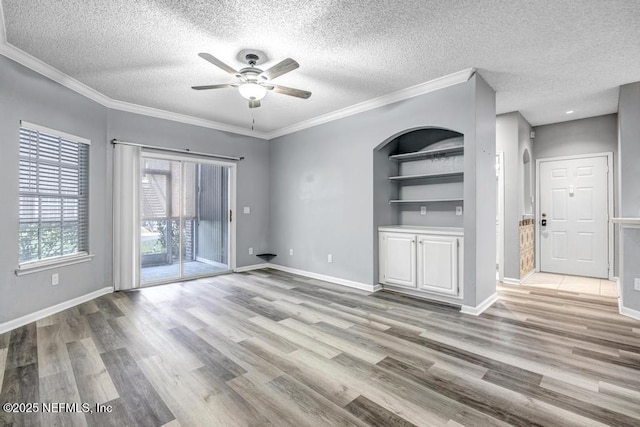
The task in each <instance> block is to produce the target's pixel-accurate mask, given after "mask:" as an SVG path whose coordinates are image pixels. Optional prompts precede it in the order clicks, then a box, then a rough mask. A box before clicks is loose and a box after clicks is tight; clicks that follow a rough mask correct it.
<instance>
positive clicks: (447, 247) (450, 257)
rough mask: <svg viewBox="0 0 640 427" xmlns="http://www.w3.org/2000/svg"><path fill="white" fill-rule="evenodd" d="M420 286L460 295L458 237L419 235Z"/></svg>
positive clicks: (432, 290)
mask: <svg viewBox="0 0 640 427" xmlns="http://www.w3.org/2000/svg"><path fill="white" fill-rule="evenodd" d="M417 239H418V263H417V266H418V288H419V289H422V290H425V291H429V292H437V293H441V294H447V295H458V244H459V240H458V238H457V237H451V236H432V235H418V236H417Z"/></svg>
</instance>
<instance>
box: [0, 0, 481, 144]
mask: <svg viewBox="0 0 640 427" xmlns="http://www.w3.org/2000/svg"><path fill="white" fill-rule="evenodd" d="M0 55H3V56H6V57H7V58H9V59H11V60H13V61H15V62H17V63H19V64H21V65H23V66H25V67H27V68H29V69H31V70H33V71H35V72H36V73H38V74H41V75H43V76H45V77H47V78H49V79H51V80H53V81H55V82H57V83H59V84H61V85H62V86H65V87H67V88H69V89H71V90H73V91H74V92H76V93H79V94H80V95H82V96H85V97H87V98H89V99H91V100H93V101H95V102H97V103H98V104H100V105H103V106H105V107H107V108H110V109H113V110H120V111H127V112H130V113H135V114H141V115H144V116H149V117H157V118H160V119H165V120H171V121H174V122H180V123H185V124H190V125H194V126H200V127H205V128H210V129H216V130H220V131H224V132H229V133H235V134H239V135H245V136H252V137H254V138H259V139H265V140H269V139H273V138H277V137H279V136H283V135H287V134H290V133H294V132H298V131H301V130H303V129H308V128H310V127H313V126H318V125H320V124H323V123H328V122H331V121H334V120H338V119H342V118H344V117H348V116H352V115H354V114H358V113H362V112H364V111H369V110H372V109H374V108H379V107H382V106H385V105H388V104H392V103H394V102H398V101H403V100H405V99H409V98H413V97H415V96H419V95H424V94H426V93H429V92H433V91H436V90H439V89H443V88H445V87H448V86H453V85H456V84H459V83H464V82H466V81H468V80H469V79H470V78H471V77H472V76H473V74H474V73H475V69H474V68H467V69H465V70H462V71H458V72H456V73H452V74H448V75H446V76H443V77H440V78H437V79H435V80H431V81H428V82H426V83H421V84H418V85H415V86H411V87H408V88H406V89H401V90H399V91H396V92H393V93H390V94H388V95H383V96H380V97H378V98H374V99H371V100H369V101H364V102H361V103H359V104H355V105H352V106H350V107H346V108H343V109H341V110H337V111H334V112H331V113H328V114H324V115H321V116H318V117H314V118H313V119H309V120H305V121H302V122H300V123H296V124H294V125H291V126H286V127H283V128H281V129H276V130H274V131H271V132H259V131H253V130H250V129H246V128H242V127H239V126H233V125H229V124H226V123H221V122H216V121H213V120H207V119H202V118H199V117H194V116H188V115H186V114H180V113H174V112H171V111H166V110H160V109H157V108H152V107H145V106H143V105H138V104H132V103H129V102H124V101H118V100H115V99H112V98H109V97H108V96H106V95H104V94H102V93H100V92H98V91H97V90H95V89H93V88H91V87H89V86H87V85H85V84H84V83H82V82H80V81H78V80H76V79H74V78H73V77H70V76H68V75H67V74H65V73H63V72H61V71H59V70H57V69H56V68H54V67H52V66H51V65H49V64H47V63H45V62H43V61H41V60H39V59H38V58H36V57H34V56H32V55H29V54H28V53H26V52H24V51H23V50H21V49H18V48H17V47H15V46H13V45H12V44H10V43H9V42H8V41H7V35H6V27H5V20H4V12H3V10H2V3H1V1H0Z"/></svg>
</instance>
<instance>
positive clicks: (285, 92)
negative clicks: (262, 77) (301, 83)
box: [267, 85, 311, 99]
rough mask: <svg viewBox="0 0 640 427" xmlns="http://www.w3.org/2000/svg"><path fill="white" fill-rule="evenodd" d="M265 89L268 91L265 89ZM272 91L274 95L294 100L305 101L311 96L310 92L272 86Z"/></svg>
mask: <svg viewBox="0 0 640 427" xmlns="http://www.w3.org/2000/svg"><path fill="white" fill-rule="evenodd" d="M267 89H269V88H268V87H267ZM271 90H273V91H274V92H276V93H281V94H283V95H289V96H295V97H296V98H303V99H307V98H309V97H310V96H311V92H309V91H306V90H300V89H294V88H292V87H286V86H280V85H273V89H271Z"/></svg>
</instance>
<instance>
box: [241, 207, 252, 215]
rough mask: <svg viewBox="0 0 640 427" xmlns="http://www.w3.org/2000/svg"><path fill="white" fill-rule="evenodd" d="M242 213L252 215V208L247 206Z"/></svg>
mask: <svg viewBox="0 0 640 427" xmlns="http://www.w3.org/2000/svg"><path fill="white" fill-rule="evenodd" d="M242 211H243V212H244V213H246V214H250V213H251V208H250V207H249V206H245V207H244V208H242Z"/></svg>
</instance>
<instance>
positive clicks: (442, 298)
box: [378, 283, 463, 306]
mask: <svg viewBox="0 0 640 427" xmlns="http://www.w3.org/2000/svg"><path fill="white" fill-rule="evenodd" d="M378 286H380V288H381V289H386V290H388V291H392V292H396V293H399V294H403V295H409V296H412V297H416V298H420V299H423V300H425V301H435V302H442V303H445V304H449V305H456V306H461V303H460V301H452V300H453V299H457V300H460V299H462V298H463V296H462V295H455V296H454V295H451V296H448V295H437V294H434V293H426V292H424V291H419V290H416V289H415V288H414V289H411V288H405V287H404V286H398V285H393V284H391V285H390V284H387V283H385V284H382V285H380V284H379V285H378ZM461 294H462V289H461Z"/></svg>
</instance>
